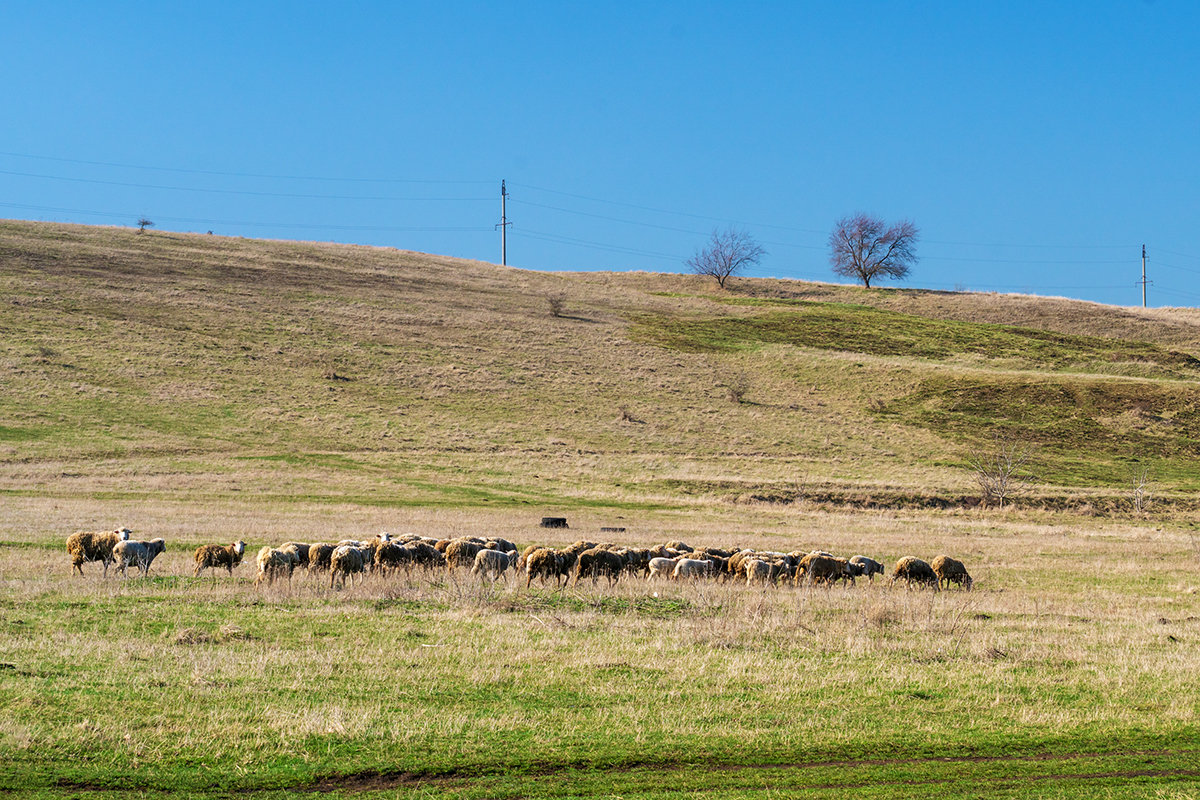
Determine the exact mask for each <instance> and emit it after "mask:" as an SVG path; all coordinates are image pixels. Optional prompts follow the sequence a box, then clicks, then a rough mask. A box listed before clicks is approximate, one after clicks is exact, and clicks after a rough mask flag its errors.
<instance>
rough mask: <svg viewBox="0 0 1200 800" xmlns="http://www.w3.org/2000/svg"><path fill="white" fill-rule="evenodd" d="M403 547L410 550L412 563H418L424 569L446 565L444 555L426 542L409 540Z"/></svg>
mask: <svg viewBox="0 0 1200 800" xmlns="http://www.w3.org/2000/svg"><path fill="white" fill-rule="evenodd" d="M405 547H407V548H408V549H409V550H411V551H412V554H413V563H414V564H420V565H421V566H422V567H424V568H425V569H433V568H434V567H444V566H446V557H445V556H444V555H442V554H441V553H440V552H438V549H437V548H436V547H434V546H433V545H431V544H429V543H428V542H425V541H414V542H409V543H408V544H407V545H405Z"/></svg>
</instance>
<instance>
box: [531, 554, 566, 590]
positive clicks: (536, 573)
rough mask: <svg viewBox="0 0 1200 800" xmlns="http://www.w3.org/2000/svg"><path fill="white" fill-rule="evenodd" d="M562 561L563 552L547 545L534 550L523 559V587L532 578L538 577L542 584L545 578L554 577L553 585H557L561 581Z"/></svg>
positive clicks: (544, 583) (544, 582)
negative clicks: (524, 574) (524, 573)
mask: <svg viewBox="0 0 1200 800" xmlns="http://www.w3.org/2000/svg"><path fill="white" fill-rule="evenodd" d="M562 562H563V554H562V553H560V552H558V551H557V550H552V549H550V548H549V547H539V548H538V549H537V550H534V551H533V552H532V553H530V554H529V557H528V558H526V559H525V572H526V576H525V588H526V589H528V588H529V585H530V584H531V583H533V579H534V578H540V579H541V581H542V585H543V586H545V585H546V579H547V578H554V585H555V586H558V585H559V584H560V583H561V582H562V568H561V567H562Z"/></svg>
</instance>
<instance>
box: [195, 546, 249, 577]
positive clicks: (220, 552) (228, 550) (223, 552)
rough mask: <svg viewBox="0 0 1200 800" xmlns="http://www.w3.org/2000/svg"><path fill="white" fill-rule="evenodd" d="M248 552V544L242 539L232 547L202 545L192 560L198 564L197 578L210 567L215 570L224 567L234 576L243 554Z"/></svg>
mask: <svg viewBox="0 0 1200 800" xmlns="http://www.w3.org/2000/svg"><path fill="white" fill-rule="evenodd" d="M245 552H246V543H245V542H243V541H241V540H240V539H239V540H238V541H236V542H234V543H233V544H230V545H224V546H222V545H219V544H202V545H200V546H199V547H197V548H196V552H195V553H193V554H192V560H194V561H195V562H196V571H195V573H194V574H195V576H196V577H197V578H199V577H200V573H201V572H203V571H204V570H206V569H208V568H209V567H213V568H214V569H215V568H217V567H224V568H225V569H226V570H228V571H229V574H230V576H232V575H233V568H234V567H236V566H237V565H238V564H241V563H242V554H243V553H245Z"/></svg>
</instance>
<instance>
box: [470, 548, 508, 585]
mask: <svg viewBox="0 0 1200 800" xmlns="http://www.w3.org/2000/svg"><path fill="white" fill-rule="evenodd" d="M518 558H520V554H519V553H518V552H517V551H516V550H512V551H503V552H502V551H500V550H480V551H479V552H478V553H476V554H475V565H474V566H473V567H471V574H472V575H478V576H480V580H482V579H483V578H485V577H490V578H491V579H492V580H493V581H494V580H496V578H498V577H500V578H504V581H505V583H507V582H508V575H507V574H506V573H507V572H508V569H509V567H512V566H514V565H515V564H516V563H517V559H518Z"/></svg>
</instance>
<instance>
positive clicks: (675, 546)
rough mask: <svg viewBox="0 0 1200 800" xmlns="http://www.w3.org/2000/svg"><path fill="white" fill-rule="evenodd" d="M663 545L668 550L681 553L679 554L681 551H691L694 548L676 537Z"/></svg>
mask: <svg viewBox="0 0 1200 800" xmlns="http://www.w3.org/2000/svg"><path fill="white" fill-rule="evenodd" d="M663 547H665V548H667V549H668V550H674V551H675V552H677V553H681V554H682V553H691V552H692V551H693V549H694V548H692V547H691V546H690V545H686V544H684V543H683V542H681V541H679V540H678V539H675V540H673V541H670V542H667V543H666V544H664V545H663Z"/></svg>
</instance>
